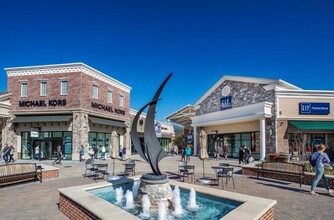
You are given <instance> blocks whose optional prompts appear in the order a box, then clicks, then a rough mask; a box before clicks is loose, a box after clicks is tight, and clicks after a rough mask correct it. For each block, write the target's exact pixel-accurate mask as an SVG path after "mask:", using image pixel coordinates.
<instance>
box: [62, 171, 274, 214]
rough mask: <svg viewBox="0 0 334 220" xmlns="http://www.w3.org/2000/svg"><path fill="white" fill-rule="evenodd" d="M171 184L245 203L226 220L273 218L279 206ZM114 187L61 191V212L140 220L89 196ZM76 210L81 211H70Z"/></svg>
mask: <svg viewBox="0 0 334 220" xmlns="http://www.w3.org/2000/svg"><path fill="white" fill-rule="evenodd" d="M140 177H141V176H136V177H133V178H123V179H120V180H118V181H117V182H116V181H115V182H113V183H114V184H121V183H126V182H129V181H138V180H139V179H140ZM169 182H170V184H171V185H174V186H179V187H180V188H183V189H188V190H190V189H191V188H193V189H194V190H195V191H196V192H199V193H203V194H207V195H210V196H214V197H221V198H225V199H229V200H233V201H237V202H241V203H243V204H241V205H240V206H239V207H237V208H236V209H234V210H232V211H231V212H229V213H228V214H227V215H225V216H224V220H226V219H227V220H229V219H231V220H235V219H259V218H261V216H264V215H268V214H270V213H272V216H273V210H274V206H275V204H276V201H274V200H269V199H264V198H259V197H254V196H248V195H243V194H238V193H233V192H228V191H223V190H220V189H215V188H209V187H205V186H200V185H192V184H187V183H183V182H178V181H174V180H170V181H169ZM113 183H109V182H100V183H94V184H89V185H82V186H76V187H69V188H62V189H59V193H60V197H59V206H60V210H61V211H62V212H63V213H64V214H65V215H67V216H68V217H69V218H75V217H76V216H75V215H76V214H77V213H78V212H81V215H87V216H91V217H90V218H97V219H117V218H120V219H130V220H131V219H139V218H138V217H137V216H134V215H132V214H130V213H129V212H127V211H125V210H123V209H122V208H120V207H117V206H115V205H113V204H111V203H109V202H107V201H105V200H103V199H100V198H98V197H96V196H94V195H93V194H91V193H90V192H88V191H89V190H93V189H98V188H103V187H107V186H112V185H113ZM69 205H70V206H71V209H69V208H68V207H69ZM74 209H75V210H77V211H76V212H74V211H70V210H74Z"/></svg>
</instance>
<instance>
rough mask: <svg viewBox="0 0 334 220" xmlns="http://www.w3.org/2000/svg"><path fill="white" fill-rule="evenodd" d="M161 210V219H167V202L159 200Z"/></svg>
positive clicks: (159, 212) (159, 213) (159, 215)
mask: <svg viewBox="0 0 334 220" xmlns="http://www.w3.org/2000/svg"><path fill="white" fill-rule="evenodd" d="M158 206H159V211H158V219H159V220H166V219H167V210H166V204H165V202H164V201H162V200H161V201H160V202H159V205H158Z"/></svg>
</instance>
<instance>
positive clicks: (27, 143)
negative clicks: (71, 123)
mask: <svg viewBox="0 0 334 220" xmlns="http://www.w3.org/2000/svg"><path fill="white" fill-rule="evenodd" d="M21 137H22V140H21V149H22V150H21V158H22V159H33V158H34V159H38V160H45V159H47V160H51V159H55V158H56V151H57V146H58V145H60V146H62V150H63V153H64V156H65V159H66V160H71V159H72V132H62V131H57V132H49V131H39V132H38V137H31V136H30V131H29V132H22V133H21Z"/></svg>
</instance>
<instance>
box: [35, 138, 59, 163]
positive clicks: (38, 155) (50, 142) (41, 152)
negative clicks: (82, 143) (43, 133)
mask: <svg viewBox="0 0 334 220" xmlns="http://www.w3.org/2000/svg"><path fill="white" fill-rule="evenodd" d="M62 143H63V139H62V138H52V139H51V138H46V139H36V140H33V145H32V146H33V147H32V148H30V159H35V160H53V159H56V158H57V156H56V152H57V146H58V145H60V146H62Z"/></svg>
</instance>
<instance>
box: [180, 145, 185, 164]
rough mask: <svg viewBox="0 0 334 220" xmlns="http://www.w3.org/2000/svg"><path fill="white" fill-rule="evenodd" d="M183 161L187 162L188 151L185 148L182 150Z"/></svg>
mask: <svg viewBox="0 0 334 220" xmlns="http://www.w3.org/2000/svg"><path fill="white" fill-rule="evenodd" d="M181 161H186V149H184V147H182V149H181Z"/></svg>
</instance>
